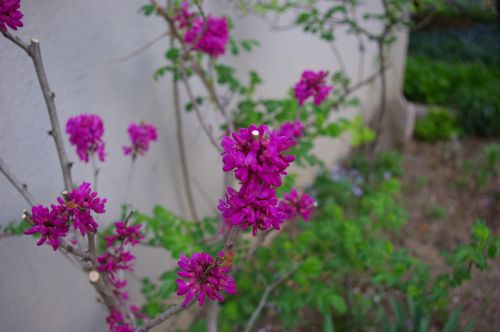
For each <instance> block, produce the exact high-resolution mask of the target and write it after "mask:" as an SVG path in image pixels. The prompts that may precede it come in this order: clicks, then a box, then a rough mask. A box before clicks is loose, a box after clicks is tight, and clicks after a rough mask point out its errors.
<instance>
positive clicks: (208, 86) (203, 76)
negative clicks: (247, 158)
mask: <svg viewBox="0 0 500 332" xmlns="http://www.w3.org/2000/svg"><path fill="white" fill-rule="evenodd" d="M150 3H151V4H152V5H153V6H154V7H155V9H156V11H157V12H158V13H159V14H160V15H161V16H162V17H163V18H164V19H165V21H166V22H167V24H168V26H169V29H170V33H171V36H172V37H173V38H175V39H176V40H177V41H178V42H179V43H180V45H181V48H182V53H183V54H182V57H184V58H185V59H186V60H187V61H189V62H190V63H191V67H192V69H193V71H194V72H195V73H196V75H197V76H198V77H199V78H200V80H201V82H202V83H203V85H204V86H205V89H206V90H207V91H208V94H209V96H210V98H211V100H212V102H213V103H214V104H215V106H216V107H217V109H218V110H219V111H220V112H221V114H222V115H223V116H224V118H225V120H226V122H227V125H228V128H229V129H230V130H231V131H232V130H233V129H234V124H233V122H232V120H231V118H230V117H229V114H228V113H227V111H226V108H225V107H224V105H223V104H222V102H221V100H220V98H219V97H218V95H217V93H216V91H215V87H214V85H213V82H212V81H210V80H209V79H208V78H207V76H206V74H205V73H204V71H203V69H202V68H201V67H200V66H199V64H198V63H197V62H196V60H195V59H194V58H193V57H192V56H191V52H190V51H191V49H190V48H187V47H186V44H185V42H184V39H183V38H182V36H181V35H180V34H179V31H178V30H177V28H176V26H175V23H174V21H173V18H172V17H170V16H169V14H168V12H167V10H166V9H165V8H164V7H162V6H160V5H159V4H158V2H157V1H156V0H150Z"/></svg>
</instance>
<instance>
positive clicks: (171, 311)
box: [135, 301, 195, 332]
mask: <svg viewBox="0 0 500 332" xmlns="http://www.w3.org/2000/svg"><path fill="white" fill-rule="evenodd" d="M194 302H195V301H191V303H190V304H189V305H187V306H185V307H184V306H182V305H180V304H175V305H173V306H171V307H170V308H168V309H167V311H165V312H163V313H161V314H159V315H158V316H156V317H155V318H154V319H151V320H150V321H148V322H146V324H144V325H143V326H141V327H139V328H138V329H137V330H135V332H147V331H149V330H150V329H152V328H153V327H155V326H156V325H159V324H161V323H162V322H164V321H166V320H167V319H169V318H170V317H172V316H174V315H176V314H178V313H180V312H181V311H183V310H186V309H187V308H189V307H190V306H192V305H193V303H194Z"/></svg>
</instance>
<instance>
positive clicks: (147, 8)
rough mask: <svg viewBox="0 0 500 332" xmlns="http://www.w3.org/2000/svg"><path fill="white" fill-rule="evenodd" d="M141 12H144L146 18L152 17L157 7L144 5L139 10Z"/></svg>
mask: <svg viewBox="0 0 500 332" xmlns="http://www.w3.org/2000/svg"><path fill="white" fill-rule="evenodd" d="M139 11H140V12H142V13H143V14H144V15H146V16H150V15H151V14H153V13H154V11H155V6H154V5H149V4H148V5H144V6H142V7H141V9H139Z"/></svg>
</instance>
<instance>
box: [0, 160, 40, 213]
mask: <svg viewBox="0 0 500 332" xmlns="http://www.w3.org/2000/svg"><path fill="white" fill-rule="evenodd" d="M0 172H2V173H3V174H4V175H5V177H6V178H7V180H9V182H10V183H11V184H12V185H13V186H14V188H16V189H17V191H18V192H19V193H20V194H21V195H22V196H23V197H24V199H25V200H26V202H28V204H29V205H30V206H33V205H36V201H35V199H34V198H33V195H31V193H30V192H29V191H28V187H27V186H26V184H24V183H21V182H20V181H19V180H18V179H17V178H16V177H15V175H14V174H13V173H12V172H11V171H10V169H9V168H8V167H7V165H6V164H5V162H4V161H3V160H2V158H0Z"/></svg>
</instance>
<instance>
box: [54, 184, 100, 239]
mask: <svg viewBox="0 0 500 332" xmlns="http://www.w3.org/2000/svg"><path fill="white" fill-rule="evenodd" d="M57 202H58V203H59V207H60V208H61V210H62V211H63V213H64V215H66V216H67V217H68V218H69V219H71V221H72V222H73V227H74V228H75V229H79V230H80V233H82V235H85V232H86V231H89V232H92V233H93V232H95V231H96V230H97V223H96V222H95V220H94V218H93V217H92V214H91V212H95V213H104V212H106V211H105V209H104V205H105V204H106V202H107V199H106V198H104V199H101V198H99V197H97V193H96V192H93V191H92V188H91V187H90V183H88V182H83V183H82V184H81V185H80V186H79V187H78V188H76V189H74V190H73V191H71V192H70V193H69V194H67V195H66V196H65V197H58V198H57Z"/></svg>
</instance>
